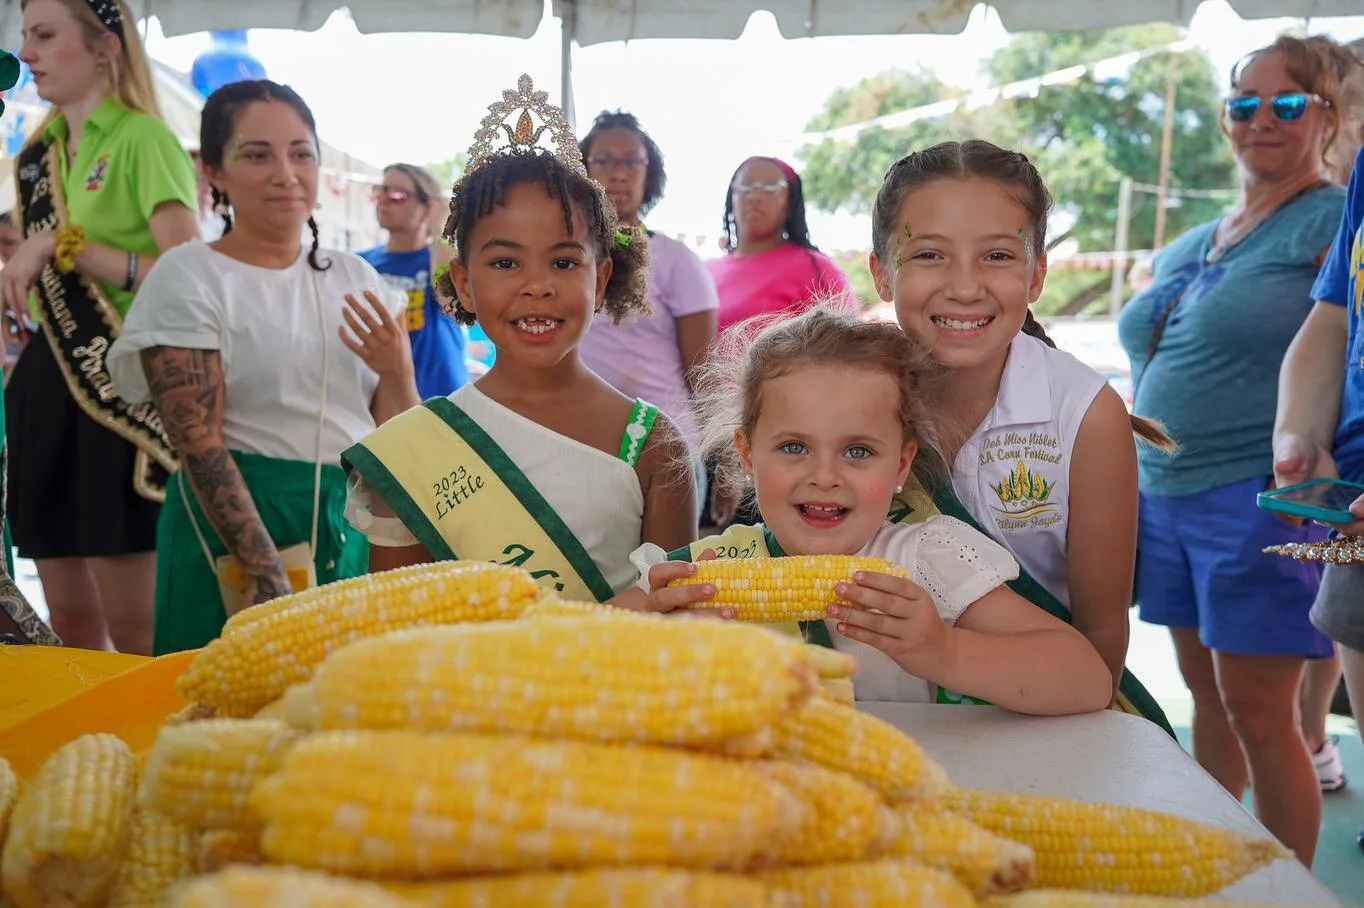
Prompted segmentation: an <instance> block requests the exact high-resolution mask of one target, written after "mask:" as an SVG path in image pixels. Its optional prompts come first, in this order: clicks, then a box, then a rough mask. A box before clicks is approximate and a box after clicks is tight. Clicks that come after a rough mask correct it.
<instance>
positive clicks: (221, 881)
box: [167, 867, 415, 908]
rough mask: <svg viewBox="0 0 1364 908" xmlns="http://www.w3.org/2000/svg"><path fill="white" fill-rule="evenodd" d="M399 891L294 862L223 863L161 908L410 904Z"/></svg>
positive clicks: (386, 907)
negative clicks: (276, 864)
mask: <svg viewBox="0 0 1364 908" xmlns="http://www.w3.org/2000/svg"><path fill="white" fill-rule="evenodd" d="M414 905H415V903H414V902H411V901H409V900H407V899H405V898H403V897H402V896H399V895H395V894H393V893H391V892H385V891H384V890H383V888H382V887H380V886H378V885H376V884H374V883H367V882H364V881H361V880H348V879H342V878H340V877H334V876H327V875H325V874H321V873H312V872H310V871H307V870H299V869H298V868H295V867H229V868H228V869H226V870H223V871H221V872H219V873H215V874H213V875H211V876H201V877H197V878H196V879H194V880H192V881H190V882H188V883H185V884H183V885H181V886H179V887H177V889H176V890H175V892H174V893H172V895H171V898H170V899H169V901H168V902H167V908H274V906H280V908H284V906H288V908H413V906H414Z"/></svg>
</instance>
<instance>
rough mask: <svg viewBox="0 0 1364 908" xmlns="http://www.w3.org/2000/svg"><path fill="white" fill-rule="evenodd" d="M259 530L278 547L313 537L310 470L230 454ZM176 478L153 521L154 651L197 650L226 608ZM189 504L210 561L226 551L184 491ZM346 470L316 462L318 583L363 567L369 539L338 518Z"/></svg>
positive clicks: (298, 463)
mask: <svg viewBox="0 0 1364 908" xmlns="http://www.w3.org/2000/svg"><path fill="white" fill-rule="evenodd" d="M232 457H233V459H234V460H235V461H236V462H237V468H238V469H240V470H241V474H242V478H243V479H244V480H245V481H246V488H247V490H248V491H250V493H251V498H252V499H253V500H254V501H255V503H256V510H257V511H259V512H260V516H261V521H262V522H263V523H264V524H265V529H266V532H268V533H269V534H270V538H271V539H273V540H274V541H275V545H277V546H279V547H280V548H281V549H283V548H287V547H289V546H291V545H297V544H298V543H300V542H308V541H309V540H310V539H311V538H312V520H313V470H314V465H313V464H311V463H308V462H306V461H298V460H280V459H277V458H273V457H262V456H261V455H259V454H243V453H240V452H237V451H233V452H232ZM181 488H182V487H181V484H180V483H179V482H176V481H171V482H169V483H167V485H166V503H165V504H164V505H163V506H162V508H161V519H160V521H159V522H158V524H157V527H156V614H155V626H154V630H153V639H152V649H153V652H154V653H155V654H156V655H158V656H161V655H164V654H166V653H174V652H179V651H181V650H187V649H197V648H199V647H201V646H204V645H205V644H207V643H208V642H209V641H211V640H213V639H215V638H216V637H217V636H218V635H219V634H220V633H222V629H223V624H224V623H225V622H226V621H227V613H226V611H225V610H224V608H223V601H222V595H221V594H220V593H219V591H218V577H217V575H216V574H215V573H214V571H213V566H212V565H210V564H209V563H208V560H207V559H206V558H205V557H204V550H203V546H202V545H200V543H199V537H198V535H196V534H195V532H194V526H193V525H192V524H191V523H190V516H189V513H187V512H186V510H185V498H184V497H183V496H182V495H181ZM189 505H190V509H191V510H192V511H193V513H194V519H195V520H196V521H198V524H199V530H200V532H202V533H203V536H204V539H205V540H207V542H208V545H209V549H210V550H211V551H212V553H213V557H214V559H217V558H219V557H221V556H223V555H226V554H227V549H226V548H225V547H224V546H223V544H222V541H221V540H220V539H219V538H218V534H217V532H216V531H215V530H214V529H213V526H212V525H211V524H210V523H209V522H208V518H206V517H205V516H204V513H203V511H202V510H200V508H199V502H198V501H197V500H196V499H195V498H194V496H193V495H192V494H191V495H190V496H189ZM345 509H346V474H345V473H343V472H342V470H341V468H340V467H337V466H331V465H325V466H323V467H322V484H321V494H320V496H319V499H318V521H317V551H316V552H314V553H313V555H314V558H313V562H314V565H315V566H316V568H317V582H318V583H319V584H324V583H331V582H332V581H334V580H344V579H346V578H347V577H359V576H361V575H363V574H366V573H368V571H369V544H368V542H367V541H366V539H365V537H364V535H363V534H361V533H358V532H356V531H355V530H354V529H352V528H351V527H350V526H349V524H347V523H346V518H345Z"/></svg>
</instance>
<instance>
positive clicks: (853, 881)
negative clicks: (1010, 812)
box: [757, 858, 976, 908]
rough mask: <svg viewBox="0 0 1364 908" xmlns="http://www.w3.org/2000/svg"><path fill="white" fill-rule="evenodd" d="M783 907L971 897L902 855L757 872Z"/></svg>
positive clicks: (903, 904)
mask: <svg viewBox="0 0 1364 908" xmlns="http://www.w3.org/2000/svg"><path fill="white" fill-rule="evenodd" d="M757 879H758V881H759V882H761V883H762V884H763V885H764V886H766V887H767V888H768V890H769V891H770V892H771V893H772V900H773V903H774V904H780V905H782V906H783V908H825V906H829V905H858V906H865V908H918V906H923V908H973V906H974V905H975V904H976V900H975V898H974V897H972V895H971V893H970V892H969V891H967V890H966V888H965V887H963V886H962V885H961V884H960V883H958V882H957V881H956V880H954V879H953V878H952V876H951V874H948V873H944V872H943V871H941V870H934V869H932V868H930V867H924V866H923V865H922V864H916V863H915V862H913V861H910V860H905V859H894V858H886V859H882V860H877V861H856V862H851V863H846V864H818V865H816V866H813V867H797V868H791V869H783V870H771V871H768V872H767V873H760V874H758V875H757Z"/></svg>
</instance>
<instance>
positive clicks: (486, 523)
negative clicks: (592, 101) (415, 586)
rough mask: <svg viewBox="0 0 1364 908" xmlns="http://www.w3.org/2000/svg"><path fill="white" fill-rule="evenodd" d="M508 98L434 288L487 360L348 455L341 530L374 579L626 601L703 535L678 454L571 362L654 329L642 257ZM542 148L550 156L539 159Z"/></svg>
mask: <svg viewBox="0 0 1364 908" xmlns="http://www.w3.org/2000/svg"><path fill="white" fill-rule="evenodd" d="M503 97H504V99H505V100H503V101H500V102H498V103H496V104H493V105H492V106H491V107H490V109H489V111H490V112H489V114H488V116H487V117H486V118H485V119H484V121H483V125H482V128H480V130H479V131H478V133H477V135H476V136H475V142H474V146H473V147H472V148H471V149H470V152H469V166H468V167H467V169H466V170H465V172H464V175H463V176H462V177H461V178H460V180H459V181H458V182H457V183H456V184H455V187H454V192H453V195H452V197H451V199H450V218H449V220H448V221H447V222H446V227H445V239H446V240H447V241H449V242H451V243H453V245H454V248H455V258H454V259H453V260H452V261H451V263H450V266H449V269H448V271H446V272H443V273H441V274H440V275H439V277H438V279H437V282H436V290H437V292H438V293H439V294H440V295H441V297H442V298H443V300H444V301H445V303H446V305H447V306H448V307H449V308H450V310H451V311H452V314H453V315H454V317H455V318H456V319H457V320H459V321H460V322H461V323H463V324H466V325H470V324H473V323H474V322H475V321H477V322H478V324H480V325H482V326H483V328H484V330H485V331H486V332H487V335H488V337H489V339H490V340H491V341H492V343H493V344H494V345H495V346H496V348H497V358H496V360H495V361H494V362H493V365H492V368H491V369H490V370H489V371H488V372H487V374H486V375H483V376H481V377H479V378H478V379H477V380H475V381H474V382H473V383H472V384H469V385H465V386H464V387H463V388H460V389H459V390H457V391H455V392H454V393H453V394H451V395H449V396H448V397H441V398H434V399H432V400H428V401H426V402H425V403H424V404H423V405H422V406H420V407H415V408H413V409H412V410H410V411H408V412H407V413H404V414H403V415H402V416H400V417H399V418H397V419H395V420H393V421H392V422H391V423H389V424H388V425H385V426H383V427H381V428H380V429H378V430H377V431H375V432H373V433H372V434H370V435H369V436H368V437H366V438H365V439H364V440H363V441H361V442H360V443H359V444H357V445H355V446H354V447H352V448H351V449H350V450H349V451H347V452H346V455H345V460H346V463H347V464H348V465H349V466H350V467H351V468H352V469H353V477H352V486H351V505H350V519H351V522H352V524H353V525H354V526H355V527H356V528H357V529H359V530H360V531H361V532H362V533H365V534H366V535H367V536H368V537H369V542H370V567H371V569H373V570H382V569H388V568H394V567H398V566H401V565H407V564H416V563H421V562H425V561H432V560H448V559H456V558H463V559H469V560H476V561H496V562H500V563H504V564H514V565H518V566H523V567H525V568H526V569H527V570H529V571H531V572H532V573H533V574H534V575H535V576H536V577H537V578H538V579H539V580H540V581H541V583H542V584H544V585H545V586H546V587H547V588H549V589H552V590H554V591H556V592H558V593H560V594H562V595H564V596H566V597H570V598H575V599H592V600H595V601H599V602H602V601H606V600H609V599H611V598H612V597H614V596H615V595H616V594H617V593H619V592H621V591H622V590H625V589H628V588H630V587H631V586H632V584H633V583H634V580H635V569H634V567H633V566H632V565H631V563H630V559H629V556H630V553H631V552H632V551H633V550H634V549H635V548H637V547H638V546H639V545H640V544H641V543H642V542H653V543H655V544H657V545H660V546H663V547H664V548H666V549H672V548H677V547H678V546H680V545H683V544H685V543H687V542H690V541H691V539H692V538H693V535H694V533H695V520H694V517H695V515H694V513H693V500H694V499H693V495H694V492H693V487H692V480H691V477H690V475H689V473H688V471H687V468H686V461H687V456H688V455H687V446H686V442H685V441H684V440H683V439H682V436H681V435H680V434H679V432H678V431H677V429H676V428H675V427H674V425H673V424H672V423H671V422H670V421H669V420H668V419H667V417H665V416H663V415H661V414H660V413H659V411H658V408H657V407H656V406H655V405H653V404H651V403H648V402H645V401H642V400H632V399H630V398H629V397H626V396H625V395H624V394H621V393H620V392H619V391H617V390H615V389H614V388H612V387H611V386H610V385H609V384H607V382H606V381H604V380H603V379H602V378H600V377H599V376H597V375H596V374H595V373H593V372H592V371H591V370H590V369H588V368H587V366H585V365H584V364H583V361H582V356H581V353H580V351H579V344H580V343H581V341H582V338H583V336H584V335H585V334H586V333H587V330H588V328H589V326H590V325H591V323H592V320H593V318H594V317H597V315H598V313H601V312H604V314H605V317H609V318H611V319H613V320H619V319H621V318H623V317H625V316H627V315H631V314H633V313H636V312H644V311H647V306H648V304H647V298H648V297H647V293H648V285H647V271H648V240H647V237H646V235H645V234H644V233H643V232H642V231H640V230H639V229H638V228H636V227H633V226H627V225H622V224H621V223H620V221H619V219H618V218H617V214H616V210H615V207H614V206H613V205H612V204H611V202H610V200H609V199H608V198H607V196H606V193H605V191H604V190H603V188H602V186H601V185H600V184H599V183H597V182H595V181H593V180H592V179H591V178H590V177H589V176H588V174H587V170H586V168H585V167H584V165H583V160H582V154H581V152H580V151H579V150H578V147H577V141H576V139H575V138H574V136H573V134H572V131H571V130H570V129H569V127H568V124H567V123H566V122H565V121H564V119H563V114H562V112H561V111H560V110H559V109H558V108H555V107H552V106H550V105H549V104H548V102H547V100H546V95H545V93H544V92H537V91H535V90H534V88H533V86H532V84H531V81H530V78H529V77H528V76H522V77H521V82H520V86H519V89H518V90H517V91H515V92H507V93H506V94H504V96H503ZM513 120H514V121H515V126H514V127H513V126H512V122H511V121H513ZM537 122H538V123H540V124H541V125H539V126H538V127H537V126H536V123H537ZM546 134H548V136H549V137H550V139H551V140H552V141H553V142H554V146H555V147H554V149H553V150H550V149H547V148H543V147H540V145H539V144H538V140H539V139H540V138H541V137H543V136H545V135H546ZM502 136H505V137H506V138H507V139H508V140H509V141H508V144H505V145H497V144H496V143H497V142H499V141H500V138H499V137H502Z"/></svg>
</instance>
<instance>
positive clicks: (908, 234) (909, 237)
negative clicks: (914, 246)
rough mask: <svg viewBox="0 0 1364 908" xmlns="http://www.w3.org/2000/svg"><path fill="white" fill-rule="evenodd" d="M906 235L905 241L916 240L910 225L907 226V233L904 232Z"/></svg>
mask: <svg viewBox="0 0 1364 908" xmlns="http://www.w3.org/2000/svg"><path fill="white" fill-rule="evenodd" d="M904 233H905V239H907V240H912V239H914V231H913V230H910V229H909V225H908V224H906V225H905V231H904Z"/></svg>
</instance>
